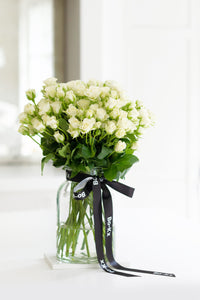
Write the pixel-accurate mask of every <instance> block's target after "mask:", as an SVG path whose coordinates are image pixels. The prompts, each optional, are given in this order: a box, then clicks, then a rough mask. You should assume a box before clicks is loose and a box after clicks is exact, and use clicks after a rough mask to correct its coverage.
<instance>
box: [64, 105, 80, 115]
mask: <svg viewBox="0 0 200 300" xmlns="http://www.w3.org/2000/svg"><path fill="white" fill-rule="evenodd" d="M77 111H78V110H77V108H76V107H75V106H74V105H73V104H70V105H69V107H68V109H67V110H66V113H67V114H68V115H69V116H70V117H74V116H75V115H76V114H77Z"/></svg>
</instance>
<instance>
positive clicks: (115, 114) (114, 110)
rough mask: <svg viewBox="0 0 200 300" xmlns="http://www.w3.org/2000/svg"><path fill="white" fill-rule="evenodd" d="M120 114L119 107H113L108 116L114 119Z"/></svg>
mask: <svg viewBox="0 0 200 300" xmlns="http://www.w3.org/2000/svg"><path fill="white" fill-rule="evenodd" d="M119 115H120V110H119V108H114V109H113V110H112V111H111V113H110V116H111V117H112V118H113V119H116V118H117V117H119Z"/></svg>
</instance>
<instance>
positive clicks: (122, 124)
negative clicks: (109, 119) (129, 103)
mask: <svg viewBox="0 0 200 300" xmlns="http://www.w3.org/2000/svg"><path fill="white" fill-rule="evenodd" d="M117 127H118V128H119V129H124V130H126V131H129V132H130V131H134V130H135V129H136V125H135V124H134V123H133V122H132V121H130V120H129V119H127V118H121V119H119V121H118V122H117Z"/></svg>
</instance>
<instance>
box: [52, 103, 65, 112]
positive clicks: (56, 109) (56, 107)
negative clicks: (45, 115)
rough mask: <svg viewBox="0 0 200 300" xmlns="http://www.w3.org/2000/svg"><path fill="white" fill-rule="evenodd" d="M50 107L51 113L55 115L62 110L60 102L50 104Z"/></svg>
mask: <svg viewBox="0 0 200 300" xmlns="http://www.w3.org/2000/svg"><path fill="white" fill-rule="evenodd" d="M51 107H52V109H53V112H54V113H55V114H59V112H60V110H61V108H62V104H61V102H59V101H55V102H52V103H51Z"/></svg>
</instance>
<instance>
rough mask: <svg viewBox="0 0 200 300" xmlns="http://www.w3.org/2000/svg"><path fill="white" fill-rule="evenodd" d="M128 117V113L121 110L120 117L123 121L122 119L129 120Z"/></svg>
mask: <svg viewBox="0 0 200 300" xmlns="http://www.w3.org/2000/svg"><path fill="white" fill-rule="evenodd" d="M127 116H128V113H127V111H124V110H120V113H119V117H120V118H121V119H122V118H127Z"/></svg>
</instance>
